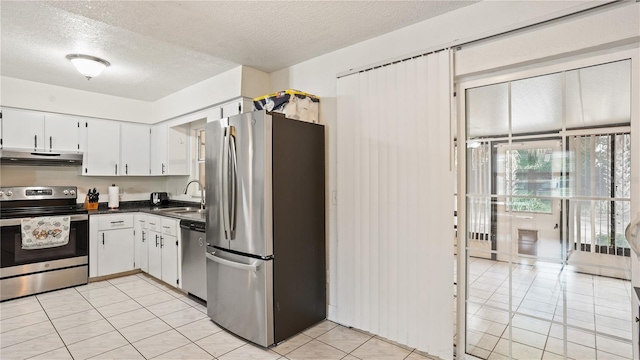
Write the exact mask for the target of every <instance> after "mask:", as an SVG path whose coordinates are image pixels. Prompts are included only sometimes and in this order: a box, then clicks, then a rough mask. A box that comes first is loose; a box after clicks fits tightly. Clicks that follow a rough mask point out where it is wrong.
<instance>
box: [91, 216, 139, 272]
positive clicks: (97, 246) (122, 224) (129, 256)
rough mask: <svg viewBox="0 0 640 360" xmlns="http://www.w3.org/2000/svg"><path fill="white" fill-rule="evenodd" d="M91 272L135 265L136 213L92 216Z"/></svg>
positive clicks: (122, 270) (108, 270) (124, 269)
mask: <svg viewBox="0 0 640 360" xmlns="http://www.w3.org/2000/svg"><path fill="white" fill-rule="evenodd" d="M89 228H90V234H89V276H90V277H96V276H105V275H112V274H117V273H120V272H124V271H130V270H133V269H134V256H135V255H134V252H135V250H134V232H133V214H108V215H91V216H90V217H89Z"/></svg>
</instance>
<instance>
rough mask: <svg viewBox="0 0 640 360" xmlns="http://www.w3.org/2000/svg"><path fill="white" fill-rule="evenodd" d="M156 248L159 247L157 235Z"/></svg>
mask: <svg viewBox="0 0 640 360" xmlns="http://www.w3.org/2000/svg"><path fill="white" fill-rule="evenodd" d="M156 247H158V235H156Z"/></svg>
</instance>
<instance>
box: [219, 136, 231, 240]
mask: <svg viewBox="0 0 640 360" xmlns="http://www.w3.org/2000/svg"><path fill="white" fill-rule="evenodd" d="M230 130H231V129H230V128H228V127H226V128H224V129H223V135H222V161H221V162H220V166H221V167H222V169H221V171H220V188H221V189H222V198H221V200H220V201H221V202H222V204H221V205H222V206H221V207H222V226H223V229H224V238H225V239H227V240H230V236H229V235H230V234H229V232H230V231H229V230H230V224H229V138H230V136H229V131H230Z"/></svg>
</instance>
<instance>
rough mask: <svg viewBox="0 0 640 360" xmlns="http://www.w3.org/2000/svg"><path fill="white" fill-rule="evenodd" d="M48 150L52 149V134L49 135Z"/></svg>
mask: <svg viewBox="0 0 640 360" xmlns="http://www.w3.org/2000/svg"><path fill="white" fill-rule="evenodd" d="M49 150H53V136H49Z"/></svg>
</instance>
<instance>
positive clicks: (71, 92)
mask: <svg viewBox="0 0 640 360" xmlns="http://www.w3.org/2000/svg"><path fill="white" fill-rule="evenodd" d="M0 94H1V95H2V97H1V102H0V104H1V105H2V106H9V107H16V108H22V109H30V110H40V111H47V112H53V113H61V114H71V115H81V116H89V117H96V118H103V119H110V120H123V121H132V122H140V123H152V121H153V119H152V117H151V103H150V102H147V101H141V100H133V99H127V98H123V97H117V96H112V95H104V94H98V93H93V92H89V91H83V90H76V89H71V88H66V87H62V86H55V85H49V84H43V83H38V82H33V81H28V80H21V79H15V78H10V77H6V76H2V77H1V78H0Z"/></svg>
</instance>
